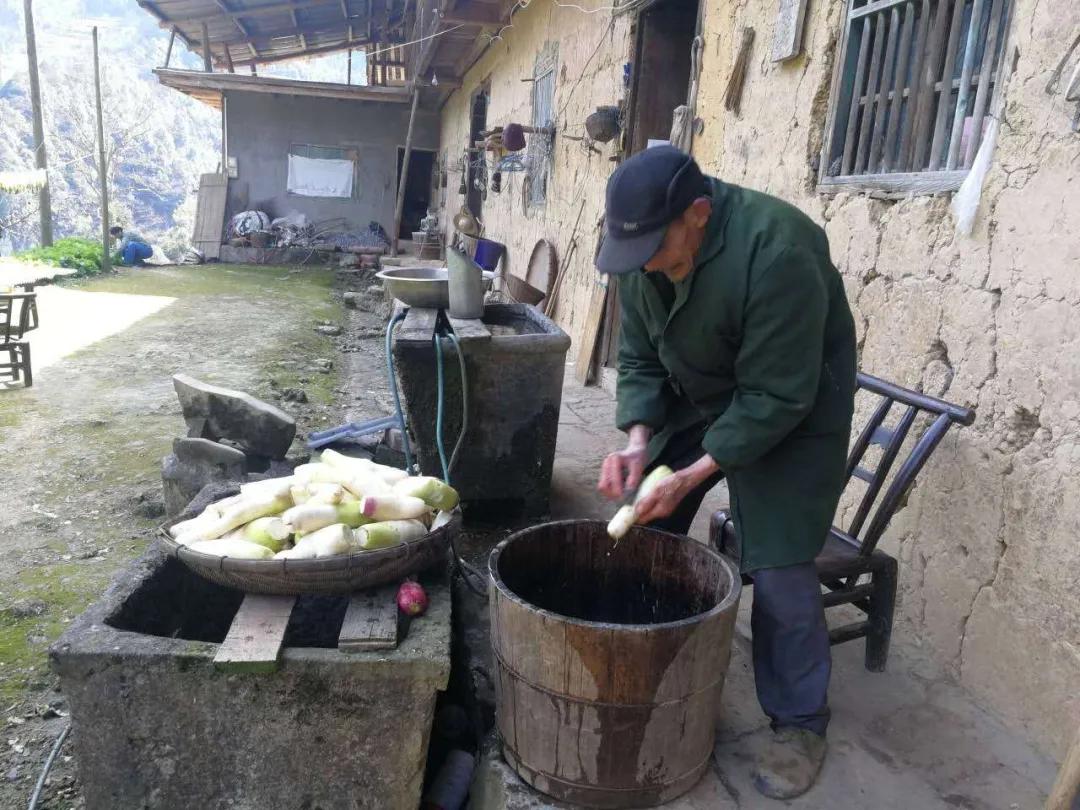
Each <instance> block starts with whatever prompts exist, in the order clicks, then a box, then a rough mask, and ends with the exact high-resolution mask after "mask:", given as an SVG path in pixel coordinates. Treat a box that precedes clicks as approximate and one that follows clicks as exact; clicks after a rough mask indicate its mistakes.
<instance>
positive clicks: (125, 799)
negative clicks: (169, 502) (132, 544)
mask: <svg viewBox="0 0 1080 810" xmlns="http://www.w3.org/2000/svg"><path fill="white" fill-rule="evenodd" d="M424 581H425V587H426V590H427V592H428V595H429V598H430V599H431V605H430V608H429V610H428V612H427V613H426V614H425V616H424V617H423V618H421V619H417V620H415V621H413V622H412V623H411V625H410V627H409V632H408V635H407V636H406V637H405V638H404V639H403V640H402V642H401V643H400V644H399V645H398V647H397V648H396V649H393V650H380V651H373V652H356V653H349V654H345V653H341V652H339V651H338V650H337V649H333V648H323V647H310V646H309V647H303V646H298V643H297V642H298V641H302V640H303V632H305V628H303V627H293V626H292V625H290V634H289V635H287V637H286V646H285V648H284V650H283V652H282V656H281V666H280V669H279V670H278V671H277V672H275V673H271V674H225V673H221V672H219V671H217V670H216V669H215V667H214V664H213V659H214V656H215V654H216V652H217V650H218V648H219V646H220V645H219V644H218V643H215V642H213V641H207V640H205V638H204V639H203V640H200V639H199V638H187V639H185V638H172V637H170V636H169V633H170V629H171V628H172V624H171V623H170V622H175V619H170V618H169V610H167V609H163V608H162V603H163V602H167V601H168V600H170V599H172V600H179V599H182V600H184V604H186V605H187V606H188V607H187V608H186V609H187V610H189V611H192V617H193V622H194V618H198V620H199V621H198V622H194V625H193V626H197V627H202V628H204V629H206V631H207V633H209V632H211V631H213V632H214V633H218V634H220V635H221V636H222V637H223V634H224V629H223V627H222V623H223V620H224V622H226V623H227V621H228V620H230V619H231V615H230V614H229V609H231V610H235V609H236V608H237V607H238V606H239V594H237V592H235V591H231V590H230V589H227V588H221V587H219V586H216V585H212V584H210V583H207V582H205V581H204V580H201V579H199V578H198V577H196V576H195V575H194V574H192V573H190V572H189V571H188V570H187V569H186V568H183V566H182V564H181V563H179V562H178V561H176V560H174V559H171V558H167V557H165V556H164V555H162V554H161V553H160V552H158V551H157V550H156V549H151V550H150V551H148V552H147V553H146V554H145V555H144V556H143V557H141V558H140V559H138V560H136V561H135V562H134V563H133V564H132V565H131V566H130V567H129V568H128V569H126V570H125V571H123V572H122V573H121V574H120V576H119V577H118V578H117V579H116V581H115V582H114V584H113V585H112V586H111V587H110V588H109V590H108V591H107V592H106V593H105V594H104V596H102V598H101V599H100V600H98V601H97V602H96V603H94V604H93V605H92V606H91V607H90V608H89V609H88V610H87V611H86V612H85V613H83V614H82V615H81V616H79V617H78V618H77V619H76V620H75V621H74V622H73V624H72V625H71V626H70V627H69V628H68V630H67V631H66V632H65V633H64V635H63V636H62V637H61V638H60V639H59V641H57V642H56V643H55V644H54V645H53V647H52V648H51V650H50V659H51V664H52V667H53V670H54V671H55V672H56V674H57V675H59V678H60V684H61V688H62V690H63V692H64V694H65V695H66V697H67V699H68V701H69V704H70V707H71V714H72V723H73V730H74V748H75V750H74V752H75V754H76V759H77V761H78V764H79V772H80V777H81V781H82V785H83V790H84V795H85V798H86V807H87V809H88V810H106V809H107V810H116V808H138V807H153V808H155V810H189V808H193V807H222V808H224V807H228V808H231V810H265V808H269V807H281V808H301V807H307V808H316V807H318V808H321V809H322V810H356V808H363V809H364V810H415V808H416V806H417V804H418V802H419V798H420V790H421V784H422V780H423V774H424V762H425V756H426V751H427V745H428V739H429V734H430V729H431V722H432V717H433V714H434V708H435V698H436V693H437V692H438V691H440V690H443V689H445V688H446V685H447V679H448V676H449V666H450V596H449V589H448V585H447V583H446V579H445V576H443V575H439V576H436V577H434V578H430V577H429V578H426V579H425V580H424ZM305 599H307V600H311V599H312V597H301V600H300V602H304V600H305ZM324 625H325V623H323V624H322V625H318V626H316V627H315V630H316V631H318V632H322V629H324ZM133 627H134V628H136V629H131V628H133ZM119 628H128V629H119ZM308 629H310V628H308ZM333 629H334V632H335V633H336V627H335V628H333ZM155 633H156V634H155ZM185 634H187V635H191V633H187V632H186V631H185ZM195 635H198V634H197V633H196V634H195Z"/></svg>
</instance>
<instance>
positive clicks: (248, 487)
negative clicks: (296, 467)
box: [240, 475, 296, 498]
mask: <svg viewBox="0 0 1080 810" xmlns="http://www.w3.org/2000/svg"><path fill="white" fill-rule="evenodd" d="M295 483H296V479H295V477H294V476H291V475H287V476H285V477H283V478H267V479H265V480H263V481H249V482H248V483H246V484H241V485H240V494H241V495H243V496H244V497H259V498H288V497H290V496H291V495H292V493H291V492H290V490H291V488H292V485H293V484H295Z"/></svg>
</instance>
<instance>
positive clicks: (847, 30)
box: [817, 0, 1016, 198]
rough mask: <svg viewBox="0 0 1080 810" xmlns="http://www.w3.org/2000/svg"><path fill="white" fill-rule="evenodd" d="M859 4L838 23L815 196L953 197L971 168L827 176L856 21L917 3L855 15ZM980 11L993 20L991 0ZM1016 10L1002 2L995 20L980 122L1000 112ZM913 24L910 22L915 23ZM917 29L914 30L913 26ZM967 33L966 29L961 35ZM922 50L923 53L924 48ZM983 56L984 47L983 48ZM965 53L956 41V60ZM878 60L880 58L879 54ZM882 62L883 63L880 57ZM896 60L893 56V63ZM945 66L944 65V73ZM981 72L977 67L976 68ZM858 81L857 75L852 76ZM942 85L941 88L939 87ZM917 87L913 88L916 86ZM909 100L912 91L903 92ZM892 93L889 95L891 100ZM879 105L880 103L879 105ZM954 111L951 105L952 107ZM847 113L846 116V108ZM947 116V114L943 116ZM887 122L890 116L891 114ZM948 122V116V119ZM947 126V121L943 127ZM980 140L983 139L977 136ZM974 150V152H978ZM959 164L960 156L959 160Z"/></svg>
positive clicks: (869, 6) (882, 2)
mask: <svg viewBox="0 0 1080 810" xmlns="http://www.w3.org/2000/svg"><path fill="white" fill-rule="evenodd" d="M856 1H857V0H843V6H844V13H843V18H842V20H841V25H842V26H843V31H842V33H841V42H840V47H839V57H838V58H837V60H836V63H835V64H834V65H833V70H832V80H831V83H830V87H829V106H828V108H827V113H826V118H825V129H824V133H823V138H822V145H821V152H820V155H819V156H818V161H819V162H818V167H817V191H818V193H821V194H828V195H833V194H839V193H843V192H854V193H870V194H872V195H875V196H881V197H886V198H903V197H908V196H911V195H929V194H939V193H943V192H951V191H956V190H957V189H958V188H959V187H960V185H961V184H962V183H963V182H964V179H965V178H966V177H967V175H968V172H969V171H970V167H964V168H956V169H948V168H941V169H923V170H920V171H914V172H912V171H907V172H881V171H877V172H875V173H869V172H865V173H862V174H848V175H830V174H828V172H829V167H830V163H832V162H833V161H834V160H835V158H834V157H833V147H834V145H835V143H836V138H837V136H838V134H839V133H838V132H837V124H838V120H837V117H838V115H839V114H840V112H841V110H840V107H841V105H842V104H843V102H844V101H845V94H846V93H853V91H851V90H845V87H844V85H845V84H846V83H847V82H846V81H845V76H844V71H845V69H846V67H847V63H848V60H849V58H850V56H851V54H850V53H849V46H850V44H851V41H852V36H851V35H852V31H853V28H854V25H855V23H856V21H857V20H859V19H862V18H865V17H868V16H870V15H875V14H884V13H887V12H889V11H890V10H892V9H896V10H897V11H900V10H902V9H903V8H904V7H905V6H909V5H910V6H914V4H915V3H917V2H918V1H919V0H868V2H866V4H865V5H863V6H862V7H860V8H858V9H854V8H853V7H852V6H853V5H854V3H855V2H856ZM948 1H949V0H937V3H935V5H934V6H933V8H931V7H930V0H927V2H926V3H925V4H924V11H925V10H929V11H933V10H934V9H936V8H937V4H939V3H942V2H948ZM964 4H965V5H967V0H964ZM980 5H981V6H982V12H981V13H982V14H983V15H992V13H993V9H994V6H995V5H996V3H995V0H980ZM1015 12H1016V5H1015V0H1001V7H1000V11H999V14H1000V15H1001V16H1000V18H999V24H998V26H997V31H996V41H995V43H994V49H995V50H996V51H997V52H998V59H999V61H998V63H997V64H996V65H994V68H995V69H994V70H993V72H992V73H991V81H992V83H993V87H992V89H991V90H990V93H989V98H988V99H986V102H985V109H984V112H983V118H984V120H989V119H991V118H993V117H994V115H995V114H996V111H997V110H999V109H1000V104H999V102H1000V99H1001V94H1002V92H1003V89H1004V86H1005V84H1006V80H1007V78H1008V74H1009V73H1010V72H1011V68H1010V67H1009V66H1008V64H1007V62H1008V60H1007V55H1008V52H1009V46H1010V40H1011V33H1012V22H1013V17H1014V16H1015ZM913 21H914V17H913ZM932 27H933V26H932V25H930V23H929V22H928V24H927V35H929V34H930V33H931V32H930V28H932ZM950 27H951V23H950V21H949V20H948V19H946V25H945V31H944V33H945V34H948V33H950ZM915 28H916V29H917V28H918V26H915ZM965 30H966V29H965ZM918 36H919V32H918V31H917V30H916V31H914V32H913V33H912V37H913V42H912V44H913V45H914V44H915V43H916V42H917V41H918V40H917V38H918ZM923 47H926V46H925V44H924V45H923ZM983 48H984V54H985V48H986V43H985V42H984V43H983ZM947 49H948V46H947V44H946V42H944V41H943V42H942V54H943V58H946V57H947ZM965 49H966V45H965V43H964V41H963V39H962V38H960V39H959V40H958V41H957V44H956V54H955V56H954V60H955V57H961V58H962V57H963V55H964V52H965ZM879 55H880V54H879ZM872 58H873V57H871V56H870V55H869V54H868V55H867V61H868V62H869V61H870V60H871V59H872ZM882 58H884V57H882ZM898 58H899V56H898V55H897V57H896V59H898ZM954 65H955V61H954ZM908 67H909V68H913V67H914V66H913V65H909V66H908ZM944 67H945V65H944V64H943V65H942V71H943V70H944ZM892 69H893V70H895V69H896V61H895V60H894V62H893V64H892ZM980 69H981V64H980ZM855 75H856V76H857V74H855ZM971 81H972V82H973V86H972V89H971V90H970V92H971V94H972V97H971V100H970V101H969V102H968V103H972V102H973V101H974V97H975V92H976V89H977V84H975V83H974V73H973V74H972V76H971ZM851 83H852V84H854V83H855V76H852V78H851ZM939 83H940V82H939ZM916 87H917V85H916ZM905 89H907V90H908V93H909V95H910V93H911V88H905ZM881 92H882V91H881V88H878V90H877V91H876V92H875V94H874V95H875V96H879V95H880V94H881ZM892 92H895V91H894V90H893V91H889V94H891V93H892ZM936 99H937V94H936V93H935V94H934V95H933V96H932V100H934V101H933V107H932V110H931V113H932V114H934V115H935V116H936V111H937V109H938V103H936ZM879 103H880V102H879ZM950 106H952V105H950ZM846 109H848V110H850V107H847V108H846ZM946 112H947V110H946ZM889 115H890V117H891V115H892V112H891V111H890V113H889ZM946 118H948V116H947V115H946ZM946 123H948V121H946ZM980 139H981V134H980ZM977 151H978V150H977V149H976V152H977ZM961 158H963V155H961Z"/></svg>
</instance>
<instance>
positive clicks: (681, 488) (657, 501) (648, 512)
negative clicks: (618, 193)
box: [636, 470, 696, 525]
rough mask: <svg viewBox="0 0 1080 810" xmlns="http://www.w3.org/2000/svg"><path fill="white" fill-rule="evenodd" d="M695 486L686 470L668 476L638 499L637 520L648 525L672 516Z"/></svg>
mask: <svg viewBox="0 0 1080 810" xmlns="http://www.w3.org/2000/svg"><path fill="white" fill-rule="evenodd" d="M695 486H696V483H695V482H694V481H692V480H691V479H690V476H688V475H687V474H686V471H685V470H679V471H678V472H677V473H675V474H674V475H671V476H668V477H667V478H665V479H664V480H663V481H661V482H660V483H659V484H657V485H656V486H655V487H653V489H652V491H651V492H650V493H649V494H648V495H646V496H645V497H644V498H642V499H641V500H640V501H638V504H637V515H638V517H637V521H636V522H637V523H641V524H646V525H647V524H649V523H652V522H653V521H654V520H659V519H660V518H666V517H668V516H670V515H671V514H672V513H673V512H674V511H675V510H676V509H677V508H678V506H679V504H680V503H682V499H683V498H685V497H686V496H687V495H689V494H690V491H691V490H692V489H693V488H694V487H695Z"/></svg>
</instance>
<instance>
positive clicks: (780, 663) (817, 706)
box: [651, 431, 832, 736]
mask: <svg viewBox="0 0 1080 810" xmlns="http://www.w3.org/2000/svg"><path fill="white" fill-rule="evenodd" d="M700 442H701V438H700V435H697V432H696V431H689V432H688V433H687V434H685V435H680V436H677V437H676V438H675V439H673V440H672V442H671V443H670V445H669V447H668V449H667V452H665V453H663V454H662V455H661V457H660V458H658V459H657V460H656V462H655V464H667V465H669V466H670V467H672V468H673V469H676V470H678V469H682V468H683V467H689V466H690V465H691V464H693V463H694V462H695V461H697V460H698V459H699V458H701V457H702V455H704V451H703V450H702V449H701V443H700ZM722 478H723V474H722V473H717V474H716V475H715V476H713V477H712V478H711V479H709V480H708V481H706V482H705V483H704V484H702V485H701V486H699V487H698V488H697V489H696V490H694V491H693V492H691V493H690V494H689V495H687V497H686V498H684V499H683V501H682V503H680V504H679V507H678V509H677V510H676V511H675V513H674V514H672V515H671V516H670V517H666V518H663V519H662V520H658V521H654V522H653V523H652V524H651V525H652V526H653V527H654V528H657V529H663V530H664V531H669V532H674V533H676V534H686V533H687V532H688V531H689V530H690V524H691V523H693V522H694V516H695V515H696V514H697V512H698V510H699V509H700V508H701V501H702V500H703V499H704V498H705V495H706V494H707V493H708V492H709V490H710V489H712V488H713V487H714V486H716V485H717V484H718V483H719V482H720V480H721V479H722ZM750 542H753V540H751V541H750ZM750 577H751V579H753V581H754V604H753V608H752V610H751V613H750V629H751V631H752V633H753V658H754V685H755V687H756V688H757V697H758V703H760V704H761V708H762V710H763V711H764V712H765V714H766V715H768V717H769V719H770V720H771V721H772V726H773V728H774V729H778V728H805V729H809V730H810V731H813V732H814V733H815V734H820V735H822V736H824V734H825V728H826V727H827V726H828V725H829V703H828V691H829V674H830V672H831V671H832V657H831V655H830V653H829V630H828V627H827V626H826V624H825V606H824V605H823V603H822V601H821V584H820V583H819V581H818V576H817V571H816V569H815V568H814V564H813V563H812V562H808V563H802V564H801V565H789V566H786V567H783V568H762V569H759V570H757V571H754V572H753V573H751V574H750Z"/></svg>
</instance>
